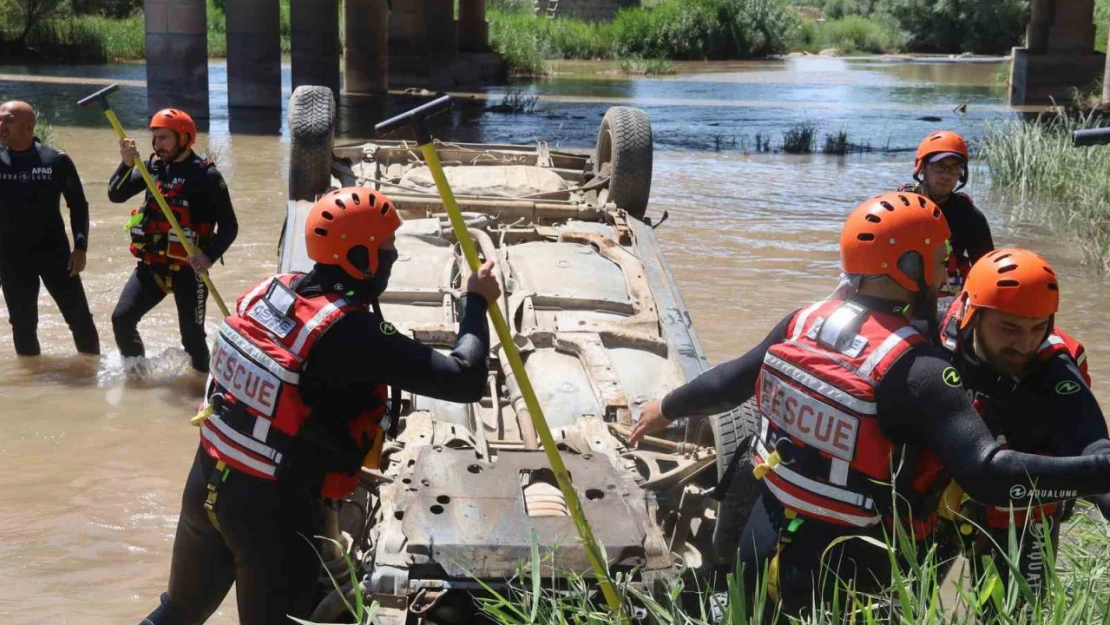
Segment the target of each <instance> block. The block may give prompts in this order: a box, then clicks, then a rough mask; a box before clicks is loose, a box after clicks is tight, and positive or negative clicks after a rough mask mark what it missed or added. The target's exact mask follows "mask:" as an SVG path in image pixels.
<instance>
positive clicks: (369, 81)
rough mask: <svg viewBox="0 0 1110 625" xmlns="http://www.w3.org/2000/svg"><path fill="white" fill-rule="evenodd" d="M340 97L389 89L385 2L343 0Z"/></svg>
mask: <svg viewBox="0 0 1110 625" xmlns="http://www.w3.org/2000/svg"><path fill="white" fill-rule="evenodd" d="M343 19H344V25H343V29H344V31H343V32H344V33H345V36H344V38H343V41H344V43H345V45H344V48H343V60H344V63H343V65H344V69H343V94H344V95H366V94H380V93H384V92H386V91H387V90H388V89H389V6H388V5H387V0H344V2H343Z"/></svg>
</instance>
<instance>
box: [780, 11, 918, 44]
mask: <svg viewBox="0 0 1110 625" xmlns="http://www.w3.org/2000/svg"><path fill="white" fill-rule="evenodd" d="M905 45H906V34H905V33H904V32H903V31H902V29H901V27H900V26H899V24H898V22H897V21H896V20H895V19H894V18H892V17H890V16H888V15H882V14H877V15H872V16H870V17H864V16H862V15H849V16H848V17H845V18H843V19H836V20H828V21H826V22H823V23H817V22H804V23H803V24H802V26H801V28H800V29H799V30H798V31H797V37H796V39H795V41H794V43H793V47H794V48H796V49H802V50H808V51H810V52H817V51H819V50H823V49H825V48H836V49H838V50H840V51H841V52H843V53H846V54H851V53H853V52H870V53H876V54H882V53H886V52H896V51H898V50H902V49H904V47H905Z"/></svg>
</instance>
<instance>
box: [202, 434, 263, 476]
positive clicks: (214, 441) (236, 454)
mask: <svg viewBox="0 0 1110 625" xmlns="http://www.w3.org/2000/svg"><path fill="white" fill-rule="evenodd" d="M200 435H201V436H202V437H204V440H206V441H208V442H209V443H210V444H211V445H212V446H213V447H215V448H216V451H218V452H220V454H221V455H222V456H224V457H225V458H228V459H230V460H234V461H235V462H238V463H239V464H241V465H243V466H245V467H248V468H250V469H252V470H254V471H257V472H259V473H261V474H262V475H266V476H268V477H274V474H275V473H277V466H276V465H273V464H270V463H268V462H262V461H260V460H257V459H255V458H251V457H250V456H248V455H247V454H244V453H243V452H241V451H239V450H238V449H235V448H234V447H232V446H231V445H228V444H227V443H225V442H224V441H223V439H222V438H220V436H219V434H216V433H215V432H214V431H213V430H212V429H211V428H207V427H202V428H201V429H200Z"/></svg>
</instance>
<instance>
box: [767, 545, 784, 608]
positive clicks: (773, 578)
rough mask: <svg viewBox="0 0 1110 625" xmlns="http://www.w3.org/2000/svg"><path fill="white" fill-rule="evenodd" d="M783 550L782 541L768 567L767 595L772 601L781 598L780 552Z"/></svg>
mask: <svg viewBox="0 0 1110 625" xmlns="http://www.w3.org/2000/svg"><path fill="white" fill-rule="evenodd" d="M781 552H782V542H781V541H780V542H779V546H778V548H777V549H776V550H775V557H773V558H771V566H769V567H768V568H767V575H768V579H767V596H768V597H769V598H770V599H771V601H778V600H779V553H781Z"/></svg>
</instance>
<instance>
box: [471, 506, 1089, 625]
mask: <svg viewBox="0 0 1110 625" xmlns="http://www.w3.org/2000/svg"><path fill="white" fill-rule="evenodd" d="M1081 506H1086V504H1081ZM1082 512H1083V510H1082V509H1081V510H1080V511H1079V512H1077V515H1076V517H1075V520H1074V521H1073V523H1072V524H1071V525H1069V526H1067V527H1065V528H1064V529H1063V530H1062V532H1061V537H1060V548H1059V550H1058V551H1057V552H1054V551H1053V550H1052V549H1051V548H1046V549H1045V550H1043V551H1042V553H1041V555H1042V558H1043V559H1044V562H1045V563H1046V566H1045V581H1044V588H1045V592H1044V595H1043V597H1041V598H1038V597H1036V596H1035V595H1034V593H1033V592H1032V589H1031V588H1030V587H1029V585H1028V584H1027V583H1025V582H1024V580H1021V579H1020V576H1017V575H1011V576H1010V581H1009V582H1008V583H1005V584H1004V583H1002V581H1001V580H1000V578H999V576H998V572H997V571H995V570H994V569H993V567H992V566H982V565H980V564H979V563H975V562H972V566H971V567H969V570H966V571H964V572H963V573H962V574H961V578H962V579H961V581H962V584H960V585H959V586H958V587H957V588H956V589H955V592H954V593H953V594H952V597H951V598H950V599H949V601H947V602H944V601H942V599H941V587H942V584H943V580H942V579H941V574H942V571H943V570H944V569H945V566H944V565H945V563H944V562H942V561H941V560H940V557H939V556H938V555H937V550H936V548H935V546H934V545H929V544H916V543H913V542H911V541H908V540H907V539H906V536H905V533H904V532H900V531H899V532H897V534H896V535H894V536H890V537H888V539H886V540H875V539H864V538H862V537H851V538H846V539H845V540H865V541H866V542H868V543H869V544H870V546H871V547H873V548H875V549H877V550H880V551H885V552H886V553H887V557H888V558H889V559H890V561H891V562H903V563H905V562H909V563H911V564H905V565H904V566H902V567H901V568H900V569H899V568H898V567H896V572H895V573H894V575H893V579H892V580H891V582H892V583H891V585H890V586H889V587H887V588H886V589H885V590H882V591H880V592H878V593H877V594H874V595H867V594H863V593H860V592H856V591H854V590H853V589H852V588H850V587H848V586H846V585H843V584H841V585H839V586H838V588H837V593H836V596H835V600H834V601H830V602H829V603H827V604H825V605H815V606H814V607H813V608H812V609H811V610H810V612H809V613H808V614H807V615H806V616H805V617H804V618H802V619H797V620H796V619H787V618H786V617H785V616H783V615H781V613H779V612H778V611H777V609H775V606H774V602H773V601H771V600H770V599H769V598H768V593H767V586H766V582H765V581H764V582H761V583H759V584H758V586H757V587H756V588H744V587H743V584H742V583H741V581H740V580H741V579H742V575H741V573H742V571H740V570H739V567H737V570H734V571H732V572H731V573H729V574H728V576H727V579H726V583H725V584H723V585H722V586H721V587H720V590H719V591H718V593H713V592H710V591H709V590H708V587H707V585H706V584H704V583H698V582H696V581H690V577H689V576H687V577H686V579H685V581H684V580H682V579H676V580H669V581H667V582H665V585H664V588H663V589H661V591H656V592H651V593H649V592H647V591H645V590H644V589H642V588H640V587H638V586H637V585H634V584H631V583H629V580H628V578H627V577H622V576H618V577H617V579H616V588H617V591H618V593H619V595H620V597H621V598H622V600H623V602H624V605H625V606H626V607H636V608H639V609H641V610H642V611H643V612H645V613H646V618H645V619H644V620H642V621H641V622H653V623H665V624H674V625H679V624H681V625H710V624H714V625H771V624H782V625H786V623H792V624H799V625H841V624H842V623H858V624H860V625H871V624H877V623H884V624H885V623H898V624H900V625H972V624H975V623H981V624H983V625H1033V624H1052V625H1071V624H1076V625H1078V624H1080V623H1103V624H1105V623H1107V622H1110V525H1108V524H1107V523H1105V522H1094V521H1091V520H1089V519H1088V518H1086V517H1085V516H1083V514H1082ZM1037 529H1041V528H1037ZM1031 531H1032V528H1013V529H1011V532H1010V536H1009V537H1008V541H1007V543H1008V544H1004V545H999V548H1000V550H1001V551H1002V552H1003V553H1006V554H1008V555H1007V557H1006V558H1005V559H1004V560H1005V561H1004V562H1003V566H1005V567H1007V568H1011V569H1012V567H1014V566H1015V563H1016V561H1017V557H1016V554H1017V553H1018V546H1019V544H1021V543H1022V542H1023V541H1028V540H1032V536H1031ZM919 550H920V551H919ZM535 552H536V550H535V549H533V554H534V555H533V562H531V563H526V564H525V565H523V566H521V568H520V569H519V573H518V575H517V577H516V578H514V579H513V580H511V581H510V583H509V585H508V587H507V588H506V589H505V590H503V591H494V590H493V589H491V588H487V589H486V596H485V597H483V598H481V599H480V605H481V607H482V609H483V611H484V612H485V614H486V615H487V616H488V617H489V618H490V619H492V620H493V621H494V622H495V623H498V624H500V625H526V624H527V625H532V624H537V623H583V624H584V623H590V624H591V625H617V620H616V619H615V618H613V617H612V616H611V615H610V614H609V613H608V612H607V610H606V607H605V604H604V603H602V602H601V601H600V598H599V596H598V594H597V593H596V592H595V590H594V588H593V585H592V584H591V583H589V582H588V581H587V580H585V579H584V578H583V577H582V576H581V575H579V574H578V573H576V572H574V571H565V572H562V574H563V575H565V579H564V580H563V581H562V582H560V583H559V584H557V585H554V584H552V582H551V580H550V578H542V577H540V575H539V573H540V571H541V570H543V569H547V568H549V567H551V568H555V566H556V565H557V563H556V562H554V561H553V559H552V558H551V556H547V557H545V558H543V559H542V561H540V558H539V556H538V555H536V553H535ZM557 570H558V569H557ZM761 577H763V579H766V576H765V575H764V576H761ZM765 606H766V607H767V608H768V609H766V610H764V607H765ZM714 612H717V615H716V617H714V614H713V613H714Z"/></svg>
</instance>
